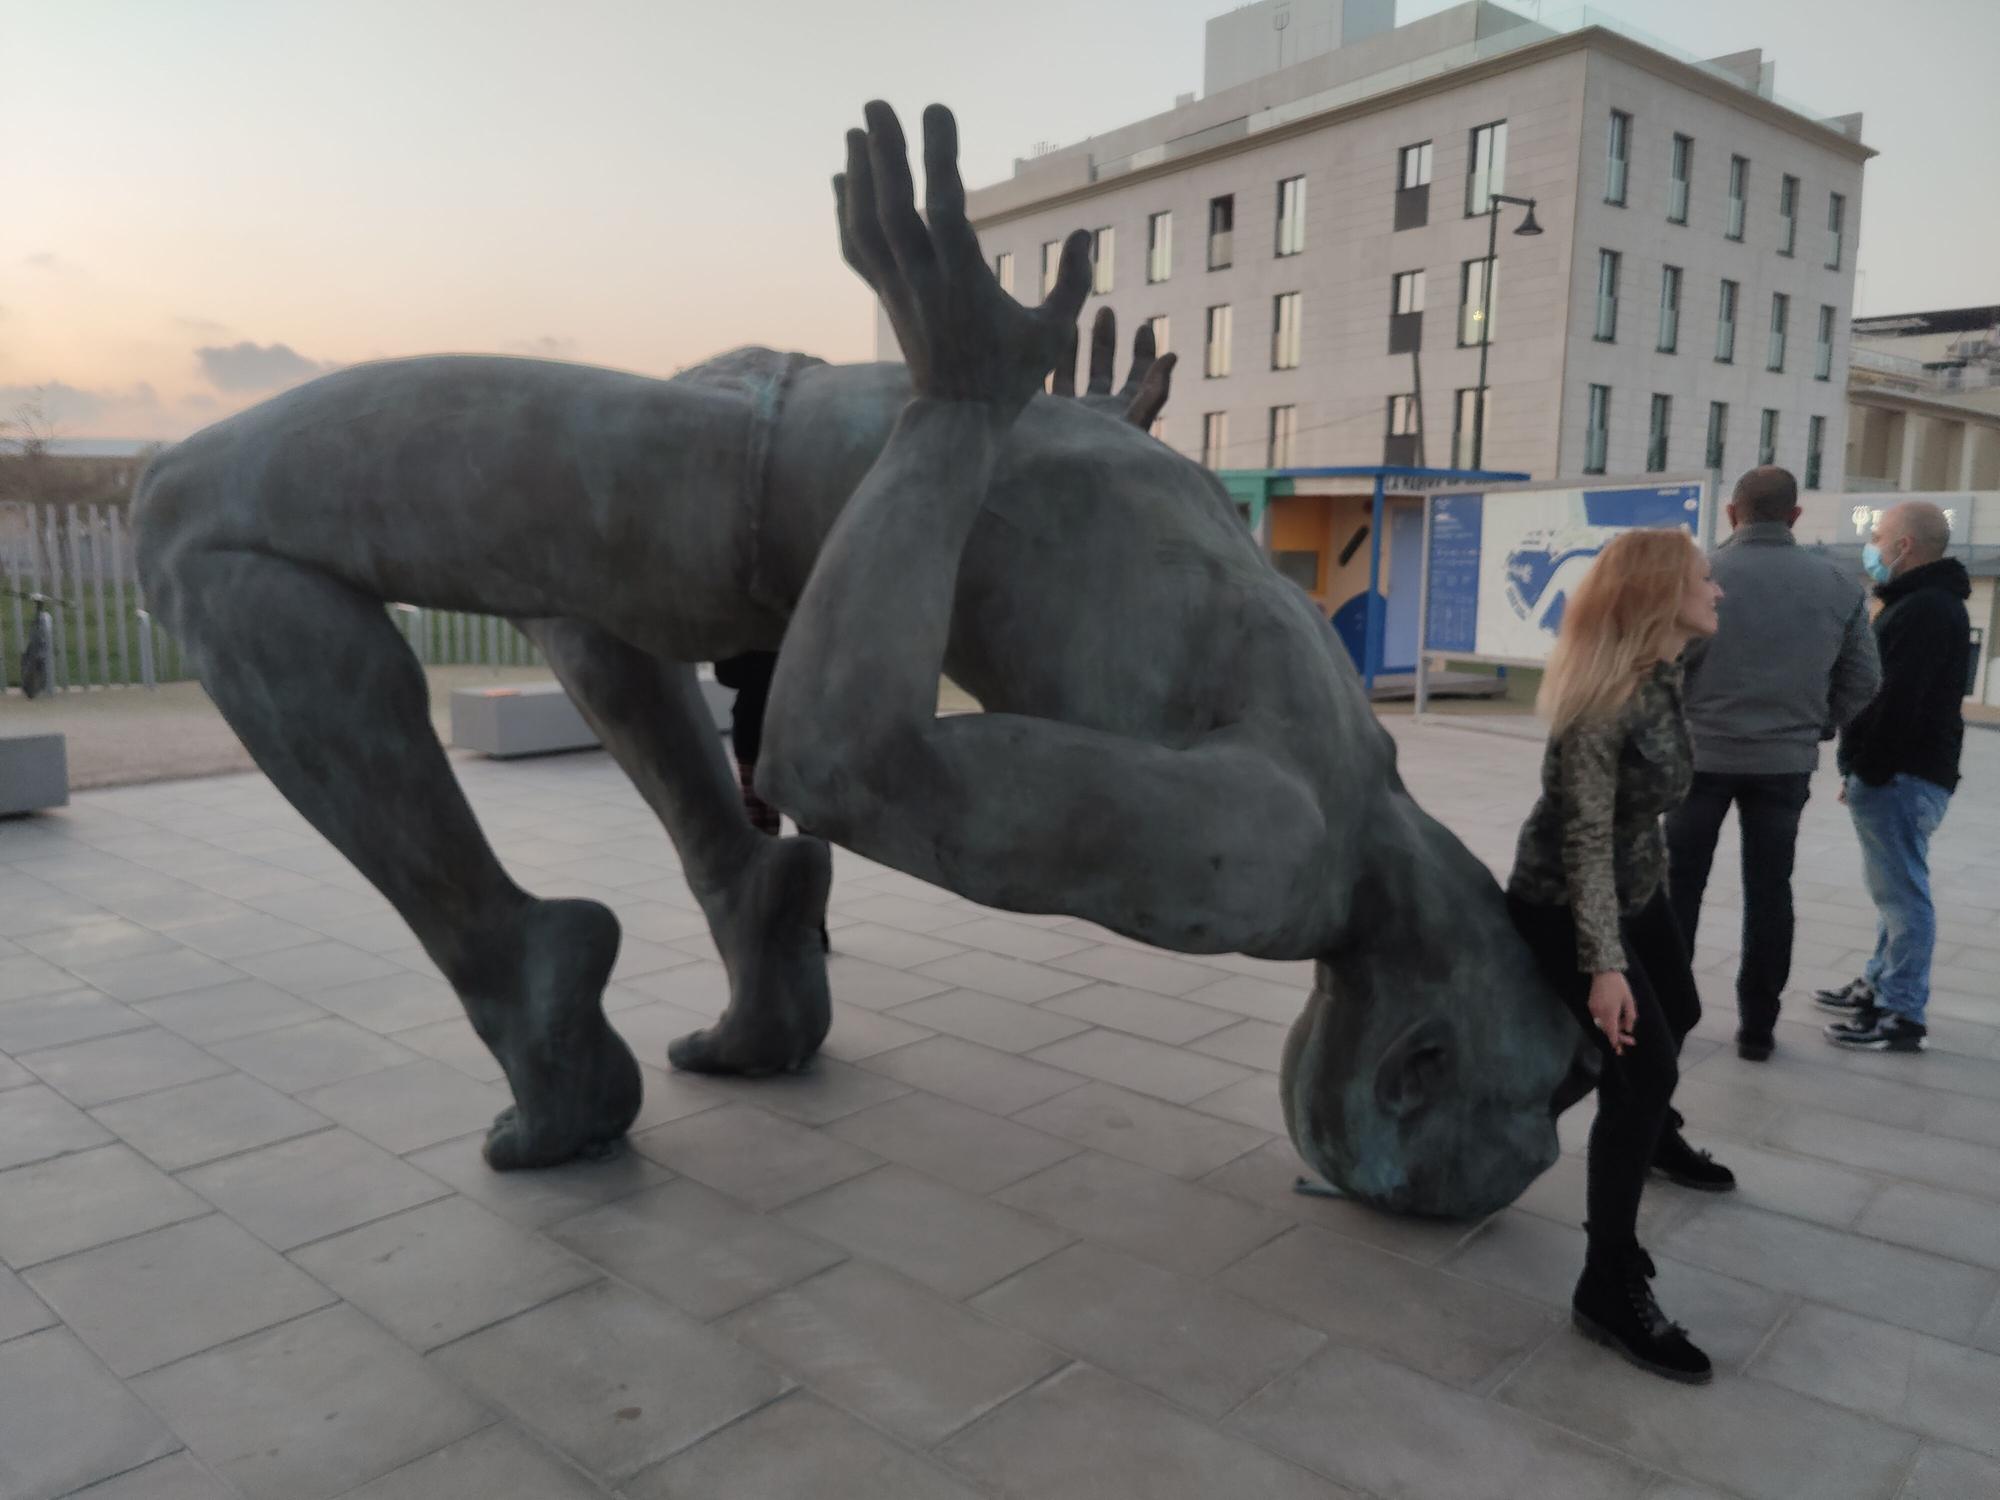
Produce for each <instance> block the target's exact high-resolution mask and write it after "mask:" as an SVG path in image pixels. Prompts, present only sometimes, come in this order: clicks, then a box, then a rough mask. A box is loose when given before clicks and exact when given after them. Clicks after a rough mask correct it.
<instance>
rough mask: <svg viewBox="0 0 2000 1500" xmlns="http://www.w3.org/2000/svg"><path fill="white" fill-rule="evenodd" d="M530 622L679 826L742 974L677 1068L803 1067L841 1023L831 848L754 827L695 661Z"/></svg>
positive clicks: (615, 750)
mask: <svg viewBox="0 0 2000 1500" xmlns="http://www.w3.org/2000/svg"><path fill="white" fill-rule="evenodd" d="M523 628H524V629H525V630H526V631H527V632H528V634H529V635H531V636H532V637H533V638H534V640H535V642H536V644H537V645H539V646H540V647H541V648H542V652H543V654H544V655H545V656H546V657H547V658H548V661H549V665H550V666H551V667H552V668H554V669H555V673H556V676H557V677H559V678H560V679H561V680H562V684H563V686H564V687H565V688H567V689H568V690H569V695H570V697H571V698H572V699H574V700H575V702H576V705H577V707H578V708H579V709H580V710H581V711H582V713H583V716H584V717H585V718H586V719H588V720H589V721H590V725H591V727H592V728H593V729H595V730H596V731H597V734H598V738H599V739H601V740H602V741H603V742H604V747H605V748H606V749H607V750H609V751H610V752H611V754H612V756H613V757H614V758H615V759H616V760H617V762H618V764H619V765H620V766H621V767H623V768H624V771H625V774H626V775H628V776H630V777H631V778H632V781H633V784H634V785H636V786H637V787H638V788H639V794H640V795H641V796H642V797H644V798H645V799H646V803H647V805H648V806H649V807H651V808H652V809H653V811H654V812H655V813H657V814H658V815H659V818H660V821H661V822H662V823H664V824H665V825H666V829H667V833H668V835H669V836H670V837H671V838H672V839H673V841H674V847H675V848H676V849H677V850H679V851H680V857H681V868H682V870H683V871H684V872H685V873H686V875H687V880H688V886H689V888H690V889H691V890H692V891H693V892H694V896H695V899H696V900H697V901H699V902H700V903H701V909H702V911H703V912H704V913H705V914H706V915H707V917H708V925H709V931H710V932H711V933H712V934H714V937H715V946H716V948H717V950H718V951H720V953H721V954H722V961H723V963H724V964H725V965H726V966H727V967H728V969H729V1009H728V1010H727V1011H725V1012H724V1013H723V1016H722V1019H721V1020H720V1021H718V1022H717V1023H716V1024H715V1025H714V1026H711V1027H709V1028H707V1029H706V1030H703V1031H697V1032H694V1033H693V1034H691V1035H689V1036H684V1037H682V1038H680V1039H679V1040H678V1041H676V1042H675V1043H674V1044H673V1045H672V1046H671V1047H669V1048H668V1049H667V1056H668V1058H669V1060H671V1061H672V1063H673V1065H674V1066H675V1067H677V1068H684V1069H686V1070H688V1071H689V1072H694V1073H745V1074H758V1073H777V1072H784V1071H788V1070H792V1069H796V1068H800V1067H803V1066H804V1065H805V1064H806V1063H807V1062H808V1061H810V1060H811V1058H812V1055H813V1054H814V1053H815V1052H816V1051H818V1050H819V1044H820V1043H821V1042H822V1041H823V1040H825V1038H826V1031H827V1027H828V1025H829V1024H830V1023H831V1021H832V1017H833V1010H832V1001H831V1000H830V998H829V996H828V994H827V983H826V955H825V952H824V951H823V949H822V948H821V946H820V927H821V923H822V922H823V921H824V919H825V916H826V898H827V888H828V885H829V883H830V879H831V874H832V862H831V860H830V858H829V856H828V853H827V847H826V845H825V844H824V843H823V842H822V841H820V840H819V839H816V838H772V837H770V836H769V835H768V834H764V833H760V832H758V831H757V830H756V829H755V828H753V827H751V825H750V820H749V818H748V817H747V816H745V814H744V811H743V797H742V793H741V789H740V788H739V787H738V785H737V781H736V776H735V773H734V771H733V769H732V768H731V766H730V764H729V761H728V759H727V757H725V756H724V755H723V753H722V737H721V736H720V735H719V734H718V733H717V732H716V728H715V721H714V720H713V719H712V718H711V717H710V716H709V711H708V707H707V704H706V703H705V702H704V700H703V698H702V696H701V688H700V686H699V684H698V683H697V682H696V680H695V672H694V668H693V667H692V666H689V665H687V664H686V663H683V662H669V661H661V660H659V659H658V658H656V657H652V656H649V655H647V654H646V653H645V652H643V651H640V650H638V649H637V648H635V647H633V646H630V645H627V644H626V643H625V642H624V641H622V640H619V639H618V638H617V637H615V636H612V635H610V634H608V633H606V632H605V631H602V630H599V629H597V628H596V627H595V626H591V625H585V624H580V623H578V622H576V621H571V620H537V621H532V622H530V623H529V624H527V625H526V626H524V627H523Z"/></svg>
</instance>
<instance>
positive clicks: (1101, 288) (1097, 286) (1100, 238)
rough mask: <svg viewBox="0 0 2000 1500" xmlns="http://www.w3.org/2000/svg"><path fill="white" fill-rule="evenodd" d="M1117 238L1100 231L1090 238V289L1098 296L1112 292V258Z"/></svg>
mask: <svg viewBox="0 0 2000 1500" xmlns="http://www.w3.org/2000/svg"><path fill="white" fill-rule="evenodd" d="M1116 243H1117V236H1116V235H1115V234H1114V233H1113V232H1112V231H1111V230H1109V229H1099V230H1097V231H1095V232H1094V233H1093V234H1092V235H1091V236H1090V289H1091V291H1093V292H1095V293H1096V294H1097V295H1098V296H1100V297H1101V296H1103V295H1104V294H1105V293H1106V292H1108V291H1110V290H1111V257H1112V253H1113V250H1114V248H1115V246H1116Z"/></svg>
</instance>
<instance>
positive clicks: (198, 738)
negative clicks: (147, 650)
mask: <svg viewBox="0 0 2000 1500" xmlns="http://www.w3.org/2000/svg"><path fill="white" fill-rule="evenodd" d="M425 675H427V676H428V677H429V678H430V684H431V718H432V720H433V722H434V723H436V725H437V729H438V734H439V736H440V737H441V738H443V739H445V740H446V742H447V743H449V741H450V734H451V694H452V689H454V688H461V687H479V686H484V685H487V684H490V683H496V682H526V681H535V680H537V679H541V680H546V679H547V677H548V675H549V674H548V669H547V668H545V667H433V668H431V669H430V670H429V671H428V672H427V673H426V674H425ZM0 732H11V733H17V734H35V733H44V734H46V733H50V732H56V733H60V734H62V735H64V736H66V737H67V739H68V742H69V746H68V748H69V784H70V789H71V790H72V791H83V790H85V789H86V788H90V787H104V786H131V785H134V784H137V783H140V782H149V781H172V780H179V779H181V778H184V777H189V776H214V775H219V774H221V773H222V772H225V771H248V770H253V769H254V767H253V766H252V764H251V761H250V753H249V752H248V751H247V750H245V749H244V748H243V744H242V742H241V741H240V740H238V739H237V738H236V735H235V732H234V731H232V730H231V729H230V727H229V726H228V725H227V724H225V723H224V722H223V721H222V715H221V714H219V713H217V712H216V709H215V705H214V704H213V703H211V702H209V701H208V694H206V693H204V692H203V691H202V690H201V686H200V684H199V683H193V682H173V683H167V684H164V685H162V686H161V687H159V688H156V689H155V690H154V691H152V692H150V693H149V692H147V691H146V690H145V689H144V688H97V689H92V690H85V691H76V692H68V693H54V694H51V695H50V696H48V697H46V698H37V699H34V700H33V701H32V702H31V701H29V700H28V699H26V698H23V697H22V696H21V695H20V694H19V693H9V694H7V695H6V697H5V698H4V699H0Z"/></svg>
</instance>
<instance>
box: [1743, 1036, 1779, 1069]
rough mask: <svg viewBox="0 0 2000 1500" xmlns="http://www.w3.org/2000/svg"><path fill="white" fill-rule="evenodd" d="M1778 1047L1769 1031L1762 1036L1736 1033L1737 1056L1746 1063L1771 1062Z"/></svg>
mask: <svg viewBox="0 0 2000 1500" xmlns="http://www.w3.org/2000/svg"><path fill="white" fill-rule="evenodd" d="M1777 1046H1778V1044H1777V1042H1776V1041H1775V1040H1774V1039H1773V1038H1772V1036H1771V1034H1770V1033H1769V1032H1768V1031H1767V1032H1764V1033H1762V1034H1761V1035H1758V1034H1755V1033H1752V1032H1748V1031H1739V1032H1737V1033H1736V1055H1737V1056H1738V1057H1740V1058H1742V1059H1743V1060H1744V1061H1745V1062H1769V1061H1770V1060H1771V1054H1772V1053H1773V1052H1774V1051H1776V1050H1777Z"/></svg>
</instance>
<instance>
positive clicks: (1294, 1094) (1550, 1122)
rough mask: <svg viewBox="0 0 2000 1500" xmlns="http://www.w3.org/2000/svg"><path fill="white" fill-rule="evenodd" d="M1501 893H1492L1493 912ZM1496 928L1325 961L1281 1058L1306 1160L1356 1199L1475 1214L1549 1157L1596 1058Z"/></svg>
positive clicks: (1498, 1201) (1509, 936) (1507, 932)
mask: <svg viewBox="0 0 2000 1500" xmlns="http://www.w3.org/2000/svg"><path fill="white" fill-rule="evenodd" d="M1498 894H1499V893H1498V892H1497V891H1495V892H1493V898H1494V900H1495V902H1496V903H1497V898H1498ZM1499 911H1500V914H1501V918H1502V920H1501V922H1500V924H1499V925H1498V926H1494V925H1492V924H1491V923H1490V921H1489V922H1488V923H1487V924H1486V926H1487V928H1488V930H1487V931H1486V932H1484V933H1482V932H1479V931H1477V930H1476V929H1477V928H1478V927H1479V925H1481V924H1480V923H1479V922H1478V921H1477V920H1476V914H1474V915H1475V920H1472V921H1469V922H1468V924H1467V925H1468V927H1470V928H1473V929H1475V930H1472V931H1466V932H1463V933H1461V934H1459V940H1458V941H1455V942H1453V943H1450V944H1440V943H1435V942H1434V943H1432V944H1429V945H1423V944H1418V945H1396V946H1392V947H1376V946H1373V945H1371V946H1370V948H1369V949H1368V950H1367V951H1365V952H1357V953H1355V954H1352V955H1342V956H1336V957H1334V958H1331V959H1329V960H1325V961H1322V962H1321V963H1319V964H1318V965H1317V966H1316V975H1317V978H1316V983H1315V985H1314V989H1313V995H1312V999H1311V1001H1310V1002H1309V1003H1308V1005H1307V1007H1306V1010H1305V1013H1304V1014H1303V1015H1301V1016H1300V1017H1299V1020H1298V1022H1297V1024H1296V1025H1295V1026H1294V1027H1293V1030H1292V1035H1291V1038H1290V1040H1289V1041H1288V1043H1287V1045H1286V1048H1285V1057H1284V1074H1283V1080H1282V1084H1283V1094H1284V1102H1285V1117H1286V1122H1287V1124H1288V1125H1289V1127H1290V1129H1291V1134H1292V1140H1293V1143H1294V1144H1295V1145H1296V1146H1297V1147H1298V1149H1299V1153H1300V1154H1301V1155H1302V1156H1303V1157H1304V1158H1305V1159H1306V1161H1307V1162H1308V1163H1309V1164H1310V1165H1311V1166H1312V1167H1313V1168H1314V1169H1315V1170H1316V1171H1317V1172H1319V1173H1320V1175H1321V1176H1323V1177H1325V1178H1326V1179H1327V1181H1328V1182H1330V1183H1332V1184H1334V1185H1335V1186H1337V1187H1339V1188H1341V1189H1342V1190H1343V1191H1344V1192H1346V1193H1347V1194H1348V1195H1349V1196H1351V1197H1354V1198H1357V1199H1360V1200H1361V1201H1363V1202H1366V1203H1370V1204H1372V1205H1374V1206H1376V1207H1379V1208H1385V1209H1390V1210H1394V1211H1396V1212H1400V1213H1415V1214H1432V1215H1440V1216H1444V1217H1449V1218H1473V1217H1479V1216H1482V1215H1485V1214H1488V1213H1492V1212H1494V1211H1495V1210H1497V1209H1500V1208H1503V1207H1505V1206H1506V1205H1507V1204H1509V1203H1511V1202H1513V1201H1514V1199H1515V1198H1517V1197H1518V1196H1520V1194H1521V1192H1522V1190H1523V1189H1524V1188H1526V1187H1527V1185H1528V1184H1529V1183H1530V1182H1532V1181H1533V1180H1534V1179H1535V1178H1536V1177H1537V1176H1538V1175H1540V1174H1541V1173H1542V1172H1543V1171H1545V1170H1546V1169H1547V1168H1548V1167H1549V1166H1550V1165H1551V1164H1553V1163H1554V1161H1555V1159H1556V1155H1557V1145H1556V1129H1555V1117H1556V1114H1557V1113H1558V1111H1559V1110H1560V1109H1563V1108H1566V1107H1567V1106H1568V1105H1569V1104H1571V1103H1574V1102H1575V1100H1576V1099H1577V1098H1579V1097H1581V1095H1582V1094H1583V1093H1584V1092H1585V1091H1586V1090H1587V1089H1588V1087H1589V1084H1590V1082H1591V1080H1592V1079H1593V1078H1594V1076H1595V1059H1596V1053H1595V1051H1594V1050H1593V1049H1592V1048H1591V1047H1590V1045H1589V1043H1588V1042H1587V1040H1586V1039H1585V1038H1584V1036H1583V1033H1582V1030H1581V1028H1580V1027H1578V1026H1577V1024H1576V1022H1575V1021H1574V1020H1573V1019H1572V1018H1571V1016H1570V1014H1569V1012H1568V1011H1567V1010H1565V1009H1564V1008H1563V1006H1562V1003H1561V1001H1560V1000H1559V999H1558V997H1557V996H1556V995H1555V993H1554V992H1553V991H1552V990H1551V989H1550V988H1549V987H1548V986H1547V984H1546V982H1545V981H1544V980H1543V979H1542V977H1541V975H1540V973H1539V972H1538V971H1537V970H1536V968H1535V966H1534V964H1533V962H1532V960H1531V958H1530V957H1529V955H1528V952H1527V948H1526V945H1525V944H1524V943H1522V942H1521V940H1520V939H1519V938H1518V937H1515V936H1514V934H1513V930H1512V928H1511V925H1508V924H1507V923H1506V922H1505V920H1504V917H1505V909H1504V907H1500V908H1499Z"/></svg>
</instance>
